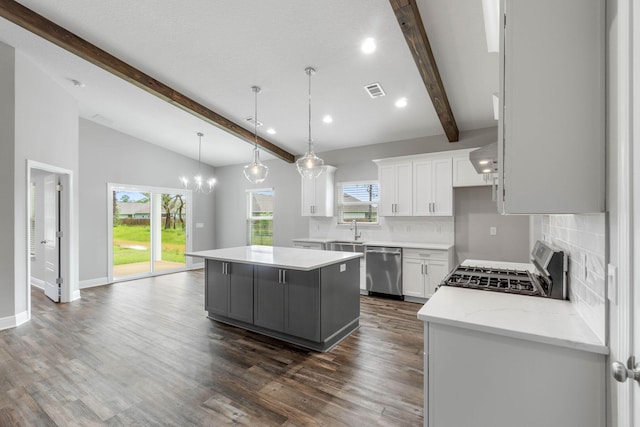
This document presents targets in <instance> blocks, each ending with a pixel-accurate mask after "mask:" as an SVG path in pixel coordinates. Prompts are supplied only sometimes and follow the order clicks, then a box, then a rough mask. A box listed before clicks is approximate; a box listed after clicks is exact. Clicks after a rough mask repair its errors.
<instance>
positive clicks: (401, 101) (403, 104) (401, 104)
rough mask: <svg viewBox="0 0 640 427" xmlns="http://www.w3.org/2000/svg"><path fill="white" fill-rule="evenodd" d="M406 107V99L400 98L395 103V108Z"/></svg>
mask: <svg viewBox="0 0 640 427" xmlns="http://www.w3.org/2000/svg"><path fill="white" fill-rule="evenodd" d="M406 106H407V98H400V99H398V100H397V101H396V107H398V108H404V107H406Z"/></svg>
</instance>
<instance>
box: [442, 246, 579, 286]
mask: <svg viewBox="0 0 640 427" xmlns="http://www.w3.org/2000/svg"><path fill="white" fill-rule="evenodd" d="M440 286H456V287H463V288H469V289H479V290H485V291H496V292H505V293H513V294H519V295H531V296H541V297H548V298H555V299H567V298H568V295H567V256H566V254H565V253H564V252H563V251H561V250H559V249H557V248H554V247H553V246H551V245H549V244H548V243H546V242H542V241H540V240H538V241H537V242H536V244H535V246H534V248H533V251H532V252H531V264H529V265H527V264H520V263H505V262H495V261H478V260H476V261H474V260H469V261H465V262H463V263H462V264H460V265H458V266H457V267H456V268H454V269H453V270H452V271H451V272H450V273H449V274H448V275H447V276H446V277H445V278H444V280H443V281H442V283H441V284H440Z"/></svg>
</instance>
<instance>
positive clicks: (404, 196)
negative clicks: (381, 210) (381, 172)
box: [396, 162, 413, 216]
mask: <svg viewBox="0 0 640 427" xmlns="http://www.w3.org/2000/svg"><path fill="white" fill-rule="evenodd" d="M396 203H397V205H396V215H399V216H411V215H413V164H412V162H406V163H398V164H396Z"/></svg>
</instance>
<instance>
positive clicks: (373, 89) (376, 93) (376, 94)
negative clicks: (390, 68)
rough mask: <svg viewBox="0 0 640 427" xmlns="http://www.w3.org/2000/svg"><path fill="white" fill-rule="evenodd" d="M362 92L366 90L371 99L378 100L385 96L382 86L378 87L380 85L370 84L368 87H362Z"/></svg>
mask: <svg viewBox="0 0 640 427" xmlns="http://www.w3.org/2000/svg"><path fill="white" fill-rule="evenodd" d="M364 90H366V91H367V93H368V94H369V96H370V97H372V98H380V97H381V96H385V95H386V93H384V90H383V89H382V86H380V83H371V84H370V85H366V86H365V87H364Z"/></svg>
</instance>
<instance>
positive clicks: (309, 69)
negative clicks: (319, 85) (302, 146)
mask: <svg viewBox="0 0 640 427" xmlns="http://www.w3.org/2000/svg"><path fill="white" fill-rule="evenodd" d="M313 71H314V70H313V68H311V67H309V68H307V75H308V76H309V152H311V151H312V150H311V74H312V73H313Z"/></svg>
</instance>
